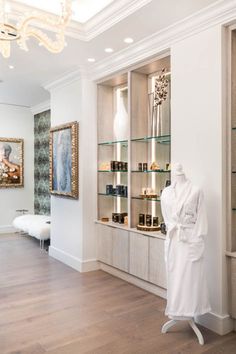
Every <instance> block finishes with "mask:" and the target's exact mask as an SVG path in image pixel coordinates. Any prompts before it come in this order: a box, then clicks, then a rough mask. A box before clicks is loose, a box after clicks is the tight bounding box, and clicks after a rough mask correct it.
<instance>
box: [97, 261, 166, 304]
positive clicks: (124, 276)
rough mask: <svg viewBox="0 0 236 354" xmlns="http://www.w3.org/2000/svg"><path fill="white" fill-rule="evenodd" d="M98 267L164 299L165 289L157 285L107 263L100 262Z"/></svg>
mask: <svg viewBox="0 0 236 354" xmlns="http://www.w3.org/2000/svg"><path fill="white" fill-rule="evenodd" d="M100 269H102V270H103V271H104V272H107V273H110V274H112V275H114V276H115V277H118V278H121V279H123V280H125V281H127V282H128V283H131V284H133V285H136V286H138V287H139V288H142V289H144V290H146V291H149V292H150V293H152V294H155V295H158V296H160V297H162V298H164V299H166V290H165V289H163V288H160V287H159V286H157V285H154V284H151V283H149V282H147V281H145V280H142V279H139V278H136V277H135V276H133V275H131V274H128V273H125V272H122V271H121V270H119V269H117V268H113V267H111V266H109V265H107V264H104V263H101V264H100Z"/></svg>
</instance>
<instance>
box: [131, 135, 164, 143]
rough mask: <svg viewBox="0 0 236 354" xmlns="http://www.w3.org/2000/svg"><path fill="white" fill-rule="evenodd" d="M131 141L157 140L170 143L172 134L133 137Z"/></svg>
mask: <svg viewBox="0 0 236 354" xmlns="http://www.w3.org/2000/svg"><path fill="white" fill-rule="evenodd" d="M131 141H134V142H135V141H136V142H144V143H145V142H149V141H156V142H157V143H160V144H170V135H162V136H145V137H142V138H136V139H131Z"/></svg>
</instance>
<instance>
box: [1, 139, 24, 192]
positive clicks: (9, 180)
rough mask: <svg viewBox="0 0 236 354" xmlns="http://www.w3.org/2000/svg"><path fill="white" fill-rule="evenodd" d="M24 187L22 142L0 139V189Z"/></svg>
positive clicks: (20, 140)
mask: <svg viewBox="0 0 236 354" xmlns="http://www.w3.org/2000/svg"><path fill="white" fill-rule="evenodd" d="M17 187H24V140H23V139H14V138H0V188H17Z"/></svg>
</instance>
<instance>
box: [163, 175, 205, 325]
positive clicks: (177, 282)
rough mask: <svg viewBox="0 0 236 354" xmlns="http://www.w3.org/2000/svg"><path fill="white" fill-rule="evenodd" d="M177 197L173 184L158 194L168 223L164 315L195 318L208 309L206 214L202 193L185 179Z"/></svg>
mask: <svg viewBox="0 0 236 354" xmlns="http://www.w3.org/2000/svg"><path fill="white" fill-rule="evenodd" d="M184 183H185V185H184V187H183V191H182V193H181V195H180V196H179V197H177V195H176V190H175V188H176V187H175V185H174V184H173V185H171V186H169V187H167V188H165V189H164V190H163V192H162V196H161V208H162V214H163V218H164V221H165V224H166V226H167V237H166V241H165V259H166V269H167V307H166V315H168V316H169V317H170V318H173V317H194V316H197V315H202V314H204V313H207V312H209V311H210V310H211V308H210V304H209V300H208V291H207V282H206V277H205V269H204V259H203V256H204V248H205V247H204V246H205V245H204V236H205V235H206V234H207V217H206V211H205V207H204V202H203V194H202V192H201V191H200V190H199V189H198V188H196V187H194V186H193V185H192V183H191V182H190V181H189V180H186V181H185V182H184Z"/></svg>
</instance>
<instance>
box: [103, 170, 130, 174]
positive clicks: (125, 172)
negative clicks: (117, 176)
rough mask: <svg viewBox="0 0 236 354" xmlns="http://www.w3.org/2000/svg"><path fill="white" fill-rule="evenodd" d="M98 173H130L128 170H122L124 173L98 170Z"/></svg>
mask: <svg viewBox="0 0 236 354" xmlns="http://www.w3.org/2000/svg"><path fill="white" fill-rule="evenodd" d="M98 172H104V173H114V172H115V173H117V172H122V173H128V171H126V170H122V171H112V170H108V171H107V170H98Z"/></svg>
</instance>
